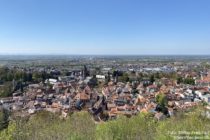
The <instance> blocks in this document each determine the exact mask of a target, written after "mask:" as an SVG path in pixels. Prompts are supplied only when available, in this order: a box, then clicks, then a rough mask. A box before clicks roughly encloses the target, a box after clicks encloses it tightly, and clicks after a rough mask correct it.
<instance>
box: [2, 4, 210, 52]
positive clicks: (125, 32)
mask: <svg viewBox="0 0 210 140" xmlns="http://www.w3.org/2000/svg"><path fill="white" fill-rule="evenodd" d="M0 54H210V0H0Z"/></svg>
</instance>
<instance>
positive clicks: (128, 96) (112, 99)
mask: <svg viewBox="0 0 210 140" xmlns="http://www.w3.org/2000/svg"><path fill="white" fill-rule="evenodd" d="M75 74H76V73H75ZM209 77H210V75H206V76H205V77H204V78H203V80H204V81H205V82H204V85H202V82H200V81H199V82H198V84H196V85H194V86H190V85H184V84H179V85H178V84H177V83H176V82H174V81H171V80H169V79H164V78H163V79H162V80H161V85H158V84H156V83H155V82H154V83H153V84H150V85H148V86H144V83H143V82H136V81H133V82H132V83H130V82H127V83H122V82H115V81H112V80H111V81H110V82H108V84H106V85H103V86H102V87H98V88H92V87H91V86H90V85H89V84H88V82H87V81H90V79H91V77H86V79H80V80H79V81H78V80H74V78H73V77H72V76H68V77H60V78H58V80H56V79H48V80H46V82H45V83H39V84H30V85H29V86H28V87H27V89H26V91H25V92H24V93H18V92H17V93H14V94H13V97H9V98H1V99H0V104H1V105H2V106H4V107H6V108H8V109H10V110H11V111H13V112H14V113H17V115H20V116H26V115H31V114H34V113H36V112H38V111H41V110H46V111H49V112H53V113H60V114H61V117H63V118H65V117H67V115H68V113H70V112H77V111H81V110H84V111H88V112H90V114H92V115H93V118H94V120H95V121H98V122H100V121H106V120H108V119H114V118H117V117H118V116H119V115H125V116H127V117H131V116H133V115H136V114H138V113H151V114H153V115H154V117H155V119H157V120H162V119H164V118H166V117H170V116H173V115H174V114H175V113H176V111H178V110H186V109H190V108H192V107H193V106H197V105H198V104H199V103H201V102H205V103H207V104H210V92H209V83H210V78H209ZM97 78H99V79H100V78H102V79H104V78H105V77H102V76H97ZM161 93H163V94H165V96H166V98H167V101H168V102H167V105H166V110H165V111H163V110H162V109H161V108H160V105H159V104H158V103H157V102H156V96H157V95H158V94H161Z"/></svg>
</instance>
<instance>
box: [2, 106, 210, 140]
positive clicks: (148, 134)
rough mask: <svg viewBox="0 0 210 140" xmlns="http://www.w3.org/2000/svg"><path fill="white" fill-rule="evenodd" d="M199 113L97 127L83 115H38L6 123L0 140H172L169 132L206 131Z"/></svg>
mask: <svg viewBox="0 0 210 140" xmlns="http://www.w3.org/2000/svg"><path fill="white" fill-rule="evenodd" d="M201 111H202V109H200V108H198V109H195V110H193V111H192V112H189V113H187V114H185V113H183V112H180V113H179V114H177V115H176V116H175V117H173V118H169V119H167V120H164V121H160V122H156V121H154V119H153V117H152V116H151V115H150V114H139V115H137V116H133V117H131V118H126V117H124V116H120V117H119V118H117V119H116V120H113V121H108V122H104V123H99V124H95V123H94V121H93V119H92V117H91V116H90V115H89V113H87V112H78V113H74V114H73V115H71V116H69V117H68V118H67V119H66V120H63V119H60V118H59V116H58V115H55V114H51V113H49V112H40V113H38V114H36V115H34V116H32V117H31V118H30V119H29V120H27V119H25V120H24V119H16V121H12V122H10V124H9V126H8V128H7V129H4V130H3V131H0V140H133V139H134V140H135V139H136V140H139V139H141V140H171V139H172V140H173V139H174V137H173V135H172V134H171V133H172V132H176V133H178V132H180V131H187V132H189V133H192V132H194V131H196V132H209V130H210V120H209V119H207V118H205V117H203V116H201V115H200V114H201ZM208 135H209V134H208ZM208 135H207V136H208ZM192 136H196V135H192ZM209 137H210V136H209Z"/></svg>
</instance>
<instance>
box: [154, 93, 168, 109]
mask: <svg viewBox="0 0 210 140" xmlns="http://www.w3.org/2000/svg"><path fill="white" fill-rule="evenodd" d="M155 100H156V102H157V104H158V105H160V106H161V107H162V108H164V107H166V106H167V104H168V100H167V97H166V96H165V94H163V93H160V94H158V95H157V96H156V98H155Z"/></svg>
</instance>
